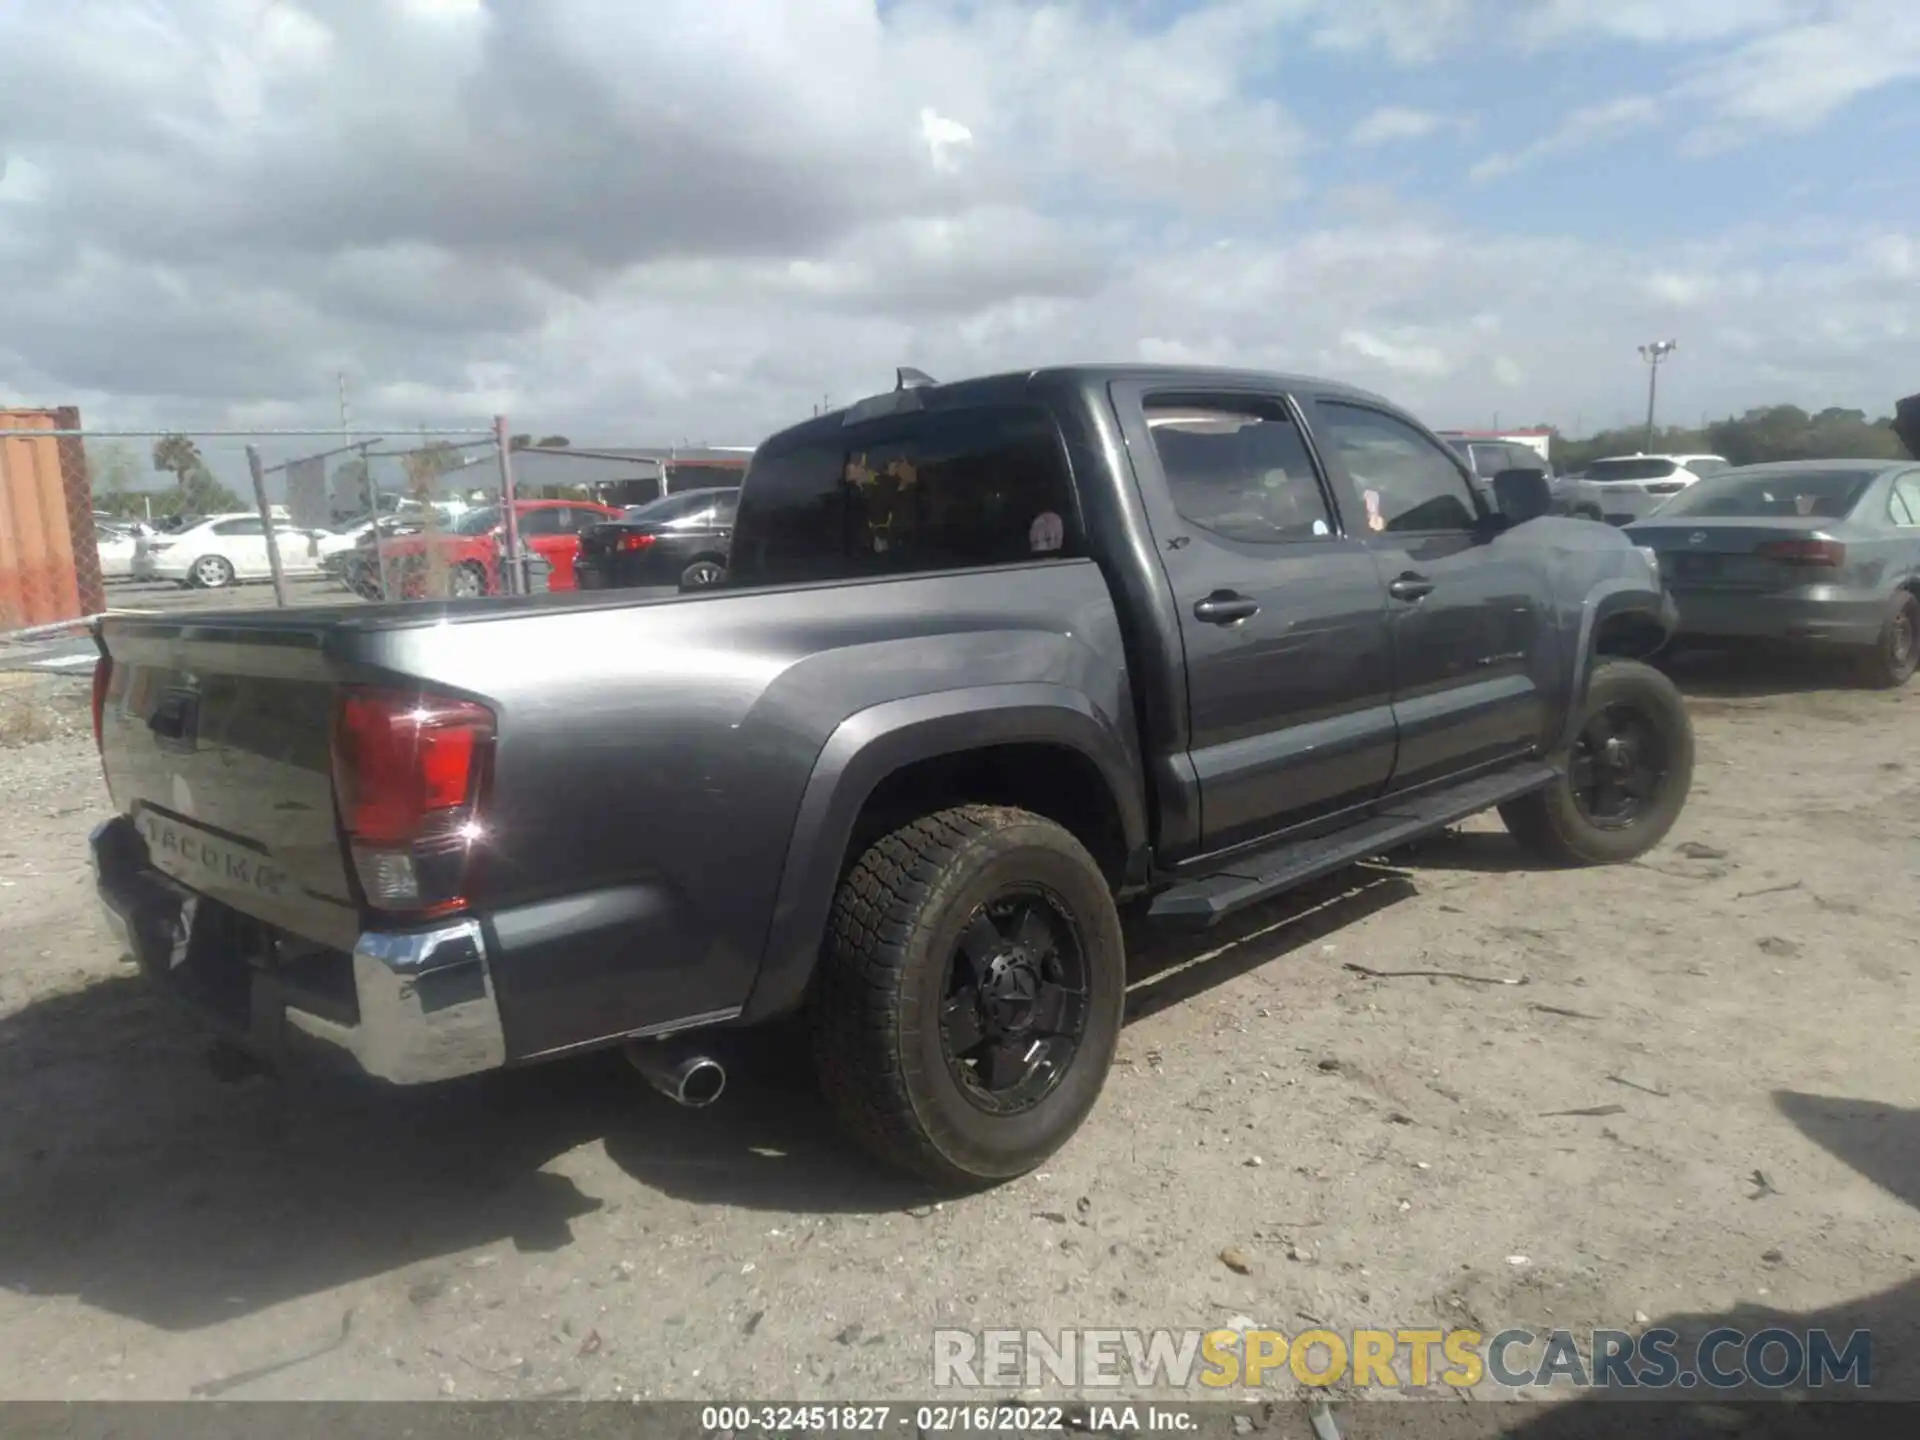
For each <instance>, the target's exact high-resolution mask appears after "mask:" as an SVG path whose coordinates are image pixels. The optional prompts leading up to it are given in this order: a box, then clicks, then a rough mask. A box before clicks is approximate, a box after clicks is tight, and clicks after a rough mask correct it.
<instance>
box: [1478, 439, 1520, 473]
mask: <svg viewBox="0 0 1920 1440" xmlns="http://www.w3.org/2000/svg"><path fill="white" fill-rule="evenodd" d="M1511 468H1512V459H1511V457H1510V456H1509V455H1508V454H1507V447H1506V446H1504V445H1475V446H1474V447H1473V473H1474V474H1476V475H1478V476H1479V477H1480V478H1481V479H1482V480H1491V479H1492V478H1493V477H1494V476H1496V475H1498V474H1499V473H1500V472H1501V471H1502V470H1509V469H1511Z"/></svg>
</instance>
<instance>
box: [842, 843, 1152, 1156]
mask: <svg viewBox="0 0 1920 1440" xmlns="http://www.w3.org/2000/svg"><path fill="white" fill-rule="evenodd" d="M1125 991H1126V955H1125V946H1124V944H1123V942H1122V939H1121V934H1120V919H1119V914H1118V912H1117V911H1116V910H1115V908H1114V904H1113V897H1112V894H1111V892H1110V891H1109V890H1108V887H1107V882H1106V879H1105V877H1104V876H1103V875H1102V874H1101V873H1100V868H1099V866H1098V865H1096V864H1095V863H1094V860H1093V857H1092V856H1091V855H1089V854H1088V853H1087V851H1086V849H1085V848H1084V847H1083V846H1082V845H1081V844H1080V842H1079V841H1078V840H1076V839H1074V837H1073V836H1072V835H1070V834H1069V833H1067V831H1065V830H1064V829H1062V828H1061V827H1060V826H1058V825H1056V824H1054V823H1053V822H1052V821H1050V820H1044V819H1042V818H1041V817H1039V816H1037V815H1033V814H1030V813H1028V812H1026V811H1024V810H1014V809H1007V808H1003V807H999V806H988V805H967V806H961V807H957V808H954V809H950V810H942V811H940V812H938V813H936V814H933V815H928V816H924V817H922V818H921V819H918V820H915V821H913V822H911V823H910V824H907V825H903V826H902V827H900V828H899V829H898V830H895V831H894V832H893V833H892V834H890V835H887V836H885V837H884V838H882V839H881V840H880V841H878V842H877V843H876V844H874V845H873V846H872V847H871V848H870V849H868V850H867V852H866V853H865V854H864V855H862V856H861V857H860V859H859V861H858V862H857V863H856V864H855V865H854V867H853V869H852V871H850V872H849V873H848V875H847V878H846V880H845V881H844V882H843V883H842V885H841V887H840V891H839V893H838V895H837V896H836V897H835V899H834V906H833V917H832V922H831V924H830V926H829V929H828V934H827V943H826V947H825V950H824V952H823V954H822V956H821V961H820V973H819V976H818V977H817V982H816V987H815V991H814V995H813V998H812V1001H811V1014H810V1020H811V1029H812V1036H813V1049H814V1056H815V1065H816V1068H817V1070H818V1072H819V1075H820V1082H821V1088H822V1090H823V1091H824V1092H825V1093H826V1096H827V1099H828V1101H829V1103H830V1104H831V1105H832V1107H833V1109H834V1110H835V1112H836V1113H837V1114H838V1116H839V1118H840V1121H841V1123H842V1124H843V1125H844V1126H845V1128H846V1129H847V1131H848V1132H849V1134H850V1135H851V1136H852V1137H853V1138H854V1139H855V1140H856V1141H857V1142H859V1144H860V1145H861V1146H862V1147H863V1148H865V1149H866V1150H867V1151H868V1152H869V1153H870V1154H872V1155H874V1156H875V1157H876V1158H878V1159H880V1160H881V1161H883V1162H884V1163H886V1164H889V1165H892V1166H895V1167H897V1168H901V1169H904V1170H908V1171H911V1172H913V1173H915V1174H918V1175H920V1176H922V1177H924V1178H926V1179H929V1180H932V1181H933V1182H935V1183H936V1184H939V1185H942V1186H948V1187H960V1188H975V1187H978V1186H980V1185H983V1184H991V1183H994V1182H997V1181H1002V1180H1008V1179H1011V1178H1013V1177H1014V1176H1017V1175H1022V1174H1024V1173H1026V1172H1027V1171H1029V1170H1031V1169H1033V1168H1034V1167H1035V1166H1036V1165H1038V1164H1040V1162H1041V1161H1043V1160H1045V1159H1046V1158H1047V1157H1048V1156H1049V1155H1051V1154H1053V1153H1054V1152H1055V1151H1056V1150H1058V1149H1059V1148H1060V1147H1061V1146H1062V1145H1064V1144H1065V1143H1066V1142H1067V1140H1068V1139H1069V1138H1070V1137H1071V1136H1072V1135H1073V1133H1074V1132H1075V1131H1076V1130H1078V1129H1079V1127H1080V1125H1081V1122H1082V1121H1084V1120H1085V1119H1086V1117H1087V1114H1088V1113H1089V1112H1090V1111H1091V1110H1092V1109H1093V1106H1094V1102H1095V1101H1096V1100H1097V1099H1098V1098H1099V1095H1100V1090H1101V1087H1102V1086H1103V1085H1104V1083H1105V1081H1106V1076H1107V1072H1108V1070H1109V1069H1110V1068H1111V1066H1112V1064H1113V1053H1114V1047H1115V1045H1116V1044H1117V1043H1118V1041H1119V1036H1120V1018H1121V1010H1122V1006H1123V1003H1124V1000H1125Z"/></svg>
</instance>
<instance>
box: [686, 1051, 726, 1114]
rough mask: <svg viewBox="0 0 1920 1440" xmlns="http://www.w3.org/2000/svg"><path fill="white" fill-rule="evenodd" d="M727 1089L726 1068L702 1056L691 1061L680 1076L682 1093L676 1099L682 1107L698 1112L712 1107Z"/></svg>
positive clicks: (716, 1061)
mask: <svg viewBox="0 0 1920 1440" xmlns="http://www.w3.org/2000/svg"><path fill="white" fill-rule="evenodd" d="M726 1088H727V1072H726V1068H725V1067H724V1066H722V1065H721V1064H720V1062H719V1061H718V1060H712V1059H709V1058H708V1057H706V1056H704V1055H702V1056H700V1057H699V1058H698V1059H694V1060H689V1061H688V1062H687V1063H686V1065H685V1066H684V1067H683V1073H682V1074H681V1076H680V1093H679V1095H678V1096H677V1097H676V1098H677V1099H678V1100H679V1101H680V1103H681V1104H682V1105H686V1106H690V1107H691V1108H693V1109H695V1110H698V1109H700V1108H701V1107H702V1106H706V1105H711V1104H713V1102H714V1101H716V1100H718V1099H719V1098H720V1093H721V1092H722V1091H723V1090H725V1089H726Z"/></svg>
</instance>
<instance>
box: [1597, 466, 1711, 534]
mask: <svg viewBox="0 0 1920 1440" xmlns="http://www.w3.org/2000/svg"><path fill="white" fill-rule="evenodd" d="M1727 468H1728V465H1727V462H1726V461H1725V460H1724V459H1722V458H1721V457H1720V456H1718V455H1609V456H1608V457H1607V458H1606V459H1604V460H1596V461H1594V462H1593V463H1592V464H1591V465H1589V466H1588V467H1587V469H1586V473H1585V474H1584V475H1583V476H1582V477H1581V478H1582V479H1584V480H1585V481H1586V482H1587V483H1588V484H1589V485H1591V486H1593V487H1594V489H1595V490H1597V491H1598V492H1599V494H1600V504H1601V509H1602V510H1603V511H1604V512H1605V514H1606V518H1607V519H1608V520H1610V521H1611V522H1613V523H1614V524H1615V525H1624V524H1626V523H1627V522H1628V521H1630V520H1638V519H1640V518H1641V517H1642V516H1644V515H1647V514H1649V513H1651V512H1652V511H1653V510H1654V509H1655V508H1656V507H1658V506H1660V505H1663V504H1665V503H1666V500H1667V497H1668V496H1669V495H1678V494H1679V493H1680V492H1681V491H1682V490H1684V489H1686V488H1687V487H1688V486H1689V485H1691V484H1693V482H1694V481H1696V480H1698V479H1700V478H1701V477H1703V476H1706V475H1712V474H1715V473H1716V472H1718V471H1721V470H1725V469H1727Z"/></svg>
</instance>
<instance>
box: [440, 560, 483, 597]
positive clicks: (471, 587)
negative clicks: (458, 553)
mask: <svg viewBox="0 0 1920 1440" xmlns="http://www.w3.org/2000/svg"><path fill="white" fill-rule="evenodd" d="M447 591H448V593H449V594H451V595H452V596H453V598H454V599H456V600H472V599H475V598H476V597H478V596H481V595H484V594H486V593H487V572H486V571H485V570H483V569H481V568H480V566H478V565H477V564H475V563H474V562H473V561H471V560H468V561H466V562H464V563H463V564H460V565H456V566H454V569H453V574H452V575H450V576H448V577H447Z"/></svg>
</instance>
